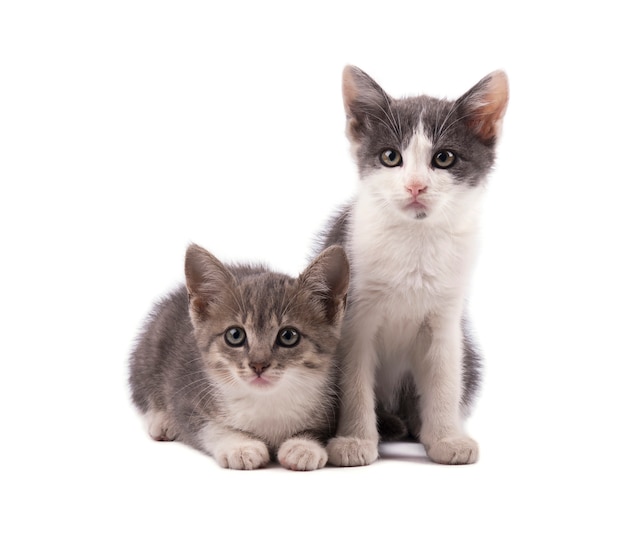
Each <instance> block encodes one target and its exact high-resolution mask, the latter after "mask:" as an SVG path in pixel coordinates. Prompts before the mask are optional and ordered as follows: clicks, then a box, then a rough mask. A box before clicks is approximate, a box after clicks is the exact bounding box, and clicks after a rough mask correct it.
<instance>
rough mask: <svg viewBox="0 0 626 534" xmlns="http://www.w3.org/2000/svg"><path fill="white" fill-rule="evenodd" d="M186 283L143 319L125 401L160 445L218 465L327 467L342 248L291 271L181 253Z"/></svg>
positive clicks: (342, 297)
mask: <svg viewBox="0 0 626 534" xmlns="http://www.w3.org/2000/svg"><path fill="white" fill-rule="evenodd" d="M185 275H186V288H185V287H180V288H179V289H178V290H176V291H174V292H173V293H172V294H170V295H169V296H167V297H166V298H165V299H163V300H162V301H161V302H160V303H159V304H158V305H157V306H156V307H155V309H154V310H153V312H152V314H151V315H150V317H149V318H148V321H147V323H146V326H145V327H144V330H143V332H142V333H141V334H140V336H139V339H138V343H137V346H136V348H135V350H134V351H133V353H132V356H131V360H130V385H131V389H132V398H133V401H134V403H135V404H136V406H137V407H138V408H139V410H140V411H141V413H142V414H143V415H144V416H145V418H146V420H147V424H148V432H149V434H150V436H152V437H153V438H154V439H156V440H180V441H182V442H184V443H187V444H188V445H191V446H192V447H195V448H196V449H199V450H200V451H203V452H205V453H208V454H210V455H211V456H213V457H214V458H215V460H216V461H217V463H218V464H219V465H220V466H222V467H228V468H232V469H256V468H259V467H262V466H264V465H266V464H267V463H268V462H269V461H270V458H271V457H276V458H277V459H278V461H279V462H280V464H281V465H283V466H284V467H287V468H289V469H294V470H307V471H308V470H312V469H318V468H320V467H323V466H324V465H325V464H326V461H327V458H328V456H327V453H326V450H325V448H324V445H325V442H326V441H327V440H328V438H329V437H331V436H332V435H333V434H334V431H335V427H336V416H335V413H336V408H337V406H336V404H337V403H336V399H337V392H336V390H335V388H336V372H337V363H336V360H335V356H334V354H335V351H336V346H337V343H338V339H339V333H340V329H341V323H342V319H343V315H344V309H345V301H346V294H347V288H348V279H349V267H348V263H347V259H346V255H345V253H344V251H343V249H342V248H341V247H339V246H333V247H330V248H328V249H327V250H325V251H323V252H322V253H321V254H320V255H319V256H318V257H317V258H316V259H315V260H313V261H312V262H311V264H310V265H309V266H308V267H307V268H306V270H305V271H304V272H303V273H302V274H301V275H300V277H299V278H297V279H293V278H291V277H289V276H286V275H282V274H277V273H274V272H269V271H268V270H267V269H265V268H262V267H252V266H229V267H227V266H225V265H223V264H222V263H220V261H219V260H218V259H217V258H215V257H214V256H213V255H211V254H210V253H209V252H207V251H206V250H204V249H203V248H201V247H199V246H197V245H191V246H190V247H189V248H188V249H187V254H186V258H185Z"/></svg>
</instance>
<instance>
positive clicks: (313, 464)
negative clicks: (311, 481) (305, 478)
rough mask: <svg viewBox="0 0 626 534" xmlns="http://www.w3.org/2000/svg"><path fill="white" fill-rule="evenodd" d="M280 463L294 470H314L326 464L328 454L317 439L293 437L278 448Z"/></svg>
mask: <svg viewBox="0 0 626 534" xmlns="http://www.w3.org/2000/svg"><path fill="white" fill-rule="evenodd" d="M278 461H279V462H280V465H282V466H283V467H286V468H287V469H292V470H294V471H313V470H314V469H320V468H322V467H324V466H325V465H326V462H327V461H328V454H326V450H325V449H324V447H322V446H321V445H320V444H319V443H318V442H317V441H313V440H310V439H306V438H293V439H289V440H287V441H285V443H283V444H282V445H281V446H280V448H279V449H278Z"/></svg>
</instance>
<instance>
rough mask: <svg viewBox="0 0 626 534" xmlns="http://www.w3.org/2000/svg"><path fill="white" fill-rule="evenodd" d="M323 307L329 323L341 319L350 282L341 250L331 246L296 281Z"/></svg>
mask: <svg viewBox="0 0 626 534" xmlns="http://www.w3.org/2000/svg"><path fill="white" fill-rule="evenodd" d="M298 280H299V282H300V284H302V285H303V286H305V287H306V288H307V289H309V290H310V291H311V292H312V293H313V294H314V295H315V297H316V298H317V299H318V302H319V303H320V304H322V306H323V307H324V313H325V315H326V319H327V320H328V322H329V323H334V324H337V323H338V322H339V321H340V320H341V319H342V318H343V312H344V311H345V307H346V298H347V294H348V283H349V281H350V266H349V264H348V258H347V257H346V253H345V252H344V250H343V248H342V247H340V246H339V245H333V246H331V247H328V248H327V249H325V250H324V251H323V252H322V253H321V254H320V255H319V256H317V258H315V259H314V260H313V261H312V262H311V263H310V265H309V266H308V267H307V268H306V269H305V271H304V272H303V273H302V274H301V275H300V278H299V279H298Z"/></svg>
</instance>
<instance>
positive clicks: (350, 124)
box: [342, 65, 391, 142]
mask: <svg viewBox="0 0 626 534" xmlns="http://www.w3.org/2000/svg"><path fill="white" fill-rule="evenodd" d="M342 90H343V106H344V108H345V110H346V118H347V124H346V134H347V136H348V139H350V141H353V142H358V141H360V140H361V138H362V136H363V134H364V132H365V129H366V128H367V125H368V121H369V120H371V117H372V116H377V115H380V114H381V113H383V114H384V110H385V109H386V108H387V106H388V104H389V101H390V100H391V99H390V97H389V96H388V95H387V93H385V91H383V89H382V88H381V87H380V85H378V84H377V83H376V82H375V81H374V80H373V79H372V78H370V77H369V76H368V75H367V74H365V72H363V71H362V70H361V69H359V68H357V67H353V66H352V65H347V66H346V67H345V68H344V69H343V84H342ZM381 110H382V111H381Z"/></svg>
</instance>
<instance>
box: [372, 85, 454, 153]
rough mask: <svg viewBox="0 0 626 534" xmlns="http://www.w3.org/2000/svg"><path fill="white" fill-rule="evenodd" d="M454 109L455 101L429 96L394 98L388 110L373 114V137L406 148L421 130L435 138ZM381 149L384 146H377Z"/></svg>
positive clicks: (431, 138) (389, 144)
mask: <svg viewBox="0 0 626 534" xmlns="http://www.w3.org/2000/svg"><path fill="white" fill-rule="evenodd" d="M453 111H454V102H451V101H448V100H440V99H437V98H433V97H429V96H426V95H422V96H415V97H405V98H400V99H393V100H391V101H390V102H389V107H388V109H387V110H383V109H381V110H380V114H379V115H376V116H373V117H372V121H371V128H372V134H373V135H371V136H370V139H372V140H376V141H377V143H378V144H386V145H387V146H390V147H397V148H399V149H401V150H402V149H405V148H406V147H407V146H408V145H409V143H410V142H411V140H412V138H413V136H414V135H415V134H416V133H417V132H422V133H424V134H425V135H426V136H427V137H428V138H429V139H430V140H431V141H434V139H435V137H436V133H437V131H438V130H439V125H441V124H442V123H443V122H444V121H446V119H447V118H449V116H450V114H451V113H452V112H453ZM376 148H380V147H376Z"/></svg>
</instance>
